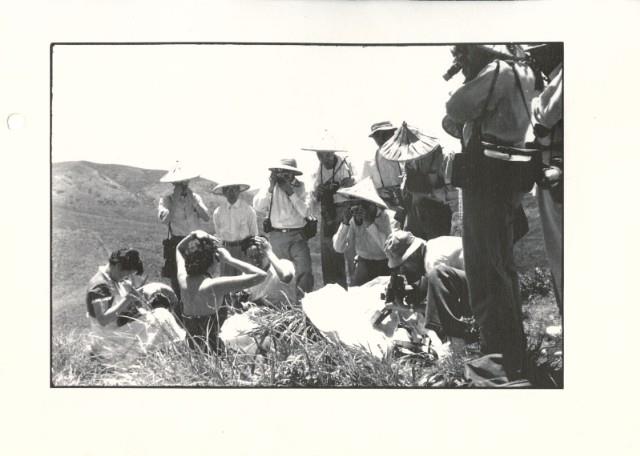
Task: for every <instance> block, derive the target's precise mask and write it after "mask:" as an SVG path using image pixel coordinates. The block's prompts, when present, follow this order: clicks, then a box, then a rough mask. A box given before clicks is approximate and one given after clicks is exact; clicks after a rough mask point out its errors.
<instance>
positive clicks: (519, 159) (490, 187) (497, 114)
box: [443, 44, 541, 381]
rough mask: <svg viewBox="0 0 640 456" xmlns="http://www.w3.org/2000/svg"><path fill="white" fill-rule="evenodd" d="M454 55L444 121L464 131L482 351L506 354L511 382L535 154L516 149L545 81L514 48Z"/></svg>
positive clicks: (519, 338)
mask: <svg viewBox="0 0 640 456" xmlns="http://www.w3.org/2000/svg"><path fill="white" fill-rule="evenodd" d="M452 54H453V56H454V65H453V66H452V68H451V69H450V70H449V72H448V73H447V74H446V75H445V79H447V78H448V77H449V78H450V77H452V75H453V74H455V73H456V72H457V71H460V70H461V71H462V73H463V75H464V77H465V81H464V84H463V85H462V86H461V87H460V88H459V89H457V90H456V91H455V92H454V93H453V94H452V95H451V98H450V99H449V101H448V102H447V104H446V112H447V118H446V119H445V120H446V123H449V124H454V125H456V126H457V128H456V129H457V130H458V131H460V132H461V136H462V138H461V139H462V153H461V154H456V156H455V158H454V161H453V166H452V175H451V180H452V183H453V184H454V185H455V186H457V187H461V188H462V201H463V236H462V238H463V245H464V252H465V270H466V276H467V280H468V284H469V297H470V306H471V309H472V311H473V314H474V316H475V319H476V321H477V323H478V325H479V327H480V339H481V349H482V351H483V353H486V354H489V353H499V354H502V366H497V368H499V369H502V370H503V372H504V374H506V377H507V378H508V379H509V380H510V381H512V380H517V379H521V378H524V376H525V374H526V372H525V359H526V356H525V354H526V339H525V334H524V329H523V324H522V308H521V302H520V290H519V281H518V274H517V272H516V267H515V262H514V255H513V244H514V234H515V233H514V231H515V230H514V228H515V227H514V221H515V220H516V215H517V209H518V207H519V205H520V204H521V200H522V196H523V194H524V193H525V192H527V191H529V190H531V188H532V186H533V182H534V180H535V177H536V176H535V172H536V159H535V158H532V157H531V155H527V153H528V152H529V151H525V150H524V149H521V150H522V152H521V153H518V150H517V148H523V146H524V144H525V136H526V133H527V130H528V128H529V126H530V123H531V120H530V105H531V100H532V98H533V97H534V96H535V95H536V92H537V90H539V89H541V84H540V81H539V80H537V78H536V75H535V74H534V71H533V70H532V69H531V68H530V66H529V65H528V64H527V63H526V62H525V61H524V57H525V54H524V52H523V51H522V49H521V48H520V47H519V46H517V45H508V46H503V45H480V44H464V45H456V46H454V47H453V49H452ZM443 123H445V122H443ZM538 169H539V168H538Z"/></svg>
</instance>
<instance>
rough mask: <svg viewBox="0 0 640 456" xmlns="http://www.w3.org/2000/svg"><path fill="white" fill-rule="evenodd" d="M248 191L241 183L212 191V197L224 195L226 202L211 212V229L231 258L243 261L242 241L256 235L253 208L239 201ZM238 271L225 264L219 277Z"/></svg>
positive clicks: (230, 184)
mask: <svg viewBox="0 0 640 456" xmlns="http://www.w3.org/2000/svg"><path fill="white" fill-rule="evenodd" d="M248 189H249V185H247V184H242V183H233V182H229V183H224V184H220V185H218V186H216V187H215V188H214V189H213V194H214V195H224V197H225V198H226V201H225V202H224V203H222V204H221V205H220V206H218V207H217V208H216V209H215V211H213V227H214V229H215V234H216V237H218V239H220V240H221V241H222V245H223V246H224V248H225V249H227V250H228V251H229V253H230V254H231V256H232V257H234V258H237V259H243V258H242V257H243V254H242V249H241V245H242V241H244V240H245V239H247V238H249V237H251V236H257V235H258V217H257V216H256V211H255V210H254V209H253V207H251V206H249V204H247V203H246V202H245V201H244V200H242V199H240V193H242V192H244V191H246V190H248ZM238 274H240V271H238V270H237V269H236V268H233V267H231V266H229V265H228V264H226V263H222V264H221V265H220V275H221V276H229V275H238Z"/></svg>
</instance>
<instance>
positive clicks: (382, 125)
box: [369, 120, 398, 137]
mask: <svg viewBox="0 0 640 456" xmlns="http://www.w3.org/2000/svg"><path fill="white" fill-rule="evenodd" d="M397 129H398V127H394V126H393V124H392V123H391V122H389V121H388V120H383V121H382V122H376V123H374V124H373V125H371V133H369V136H370V137H372V136H373V135H375V134H376V133H377V132H379V131H389V130H397Z"/></svg>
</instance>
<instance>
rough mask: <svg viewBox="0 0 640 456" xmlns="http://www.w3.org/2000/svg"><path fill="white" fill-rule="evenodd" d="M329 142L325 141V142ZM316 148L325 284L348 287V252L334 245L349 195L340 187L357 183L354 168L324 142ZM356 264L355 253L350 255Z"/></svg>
mask: <svg viewBox="0 0 640 456" xmlns="http://www.w3.org/2000/svg"><path fill="white" fill-rule="evenodd" d="M325 142H326V141H325ZM303 150H313V151H315V152H316V155H317V157H318V161H319V162H320V163H319V166H318V171H317V173H316V175H315V181H314V182H315V183H314V190H313V200H314V201H313V202H314V203H315V204H314V207H317V206H316V205H318V204H319V205H320V222H321V224H320V256H321V261H322V278H323V280H324V283H325V285H326V284H329V283H337V284H339V285H341V286H342V287H343V288H347V273H346V270H345V255H344V254H343V253H342V252H344V250H343V251H342V252H337V251H336V250H335V249H334V248H333V241H332V238H333V235H334V234H335V233H336V231H337V230H338V226H339V224H340V220H341V219H342V215H343V214H344V212H345V210H346V209H347V207H346V204H345V203H346V201H347V198H345V197H344V196H341V195H339V194H338V193H337V192H338V189H340V188H344V187H350V186H352V185H353V184H354V183H355V180H354V178H353V168H352V166H351V162H350V161H349V159H348V157H346V156H344V155H340V156H339V155H337V154H336V152H338V149H336V148H335V147H334V146H328V145H326V144H325V145H324V146H322V147H318V148H308V149H303ZM348 262H349V265H351V263H353V255H350V258H348Z"/></svg>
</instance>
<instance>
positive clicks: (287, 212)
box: [253, 180, 309, 229]
mask: <svg viewBox="0 0 640 456" xmlns="http://www.w3.org/2000/svg"><path fill="white" fill-rule="evenodd" d="M294 184H295V185H294V187H293V190H294V191H293V194H292V195H291V196H288V195H287V193H286V192H285V191H284V190H282V189H281V188H280V187H279V186H278V185H275V186H274V187H273V193H270V192H269V187H265V188H263V189H261V190H260V191H259V192H258V193H257V194H256V196H255V197H254V199H253V207H254V208H255V210H256V211H258V212H260V213H261V214H264V215H265V216H266V217H269V207H270V206H271V226H273V227H274V228H282V229H284V228H287V229H290V228H302V227H303V226H304V225H305V223H306V222H305V220H304V218H305V217H307V216H308V214H309V202H308V200H307V198H308V195H307V191H306V190H305V187H304V183H302V182H300V181H298V180H296V181H294ZM271 201H273V204H271Z"/></svg>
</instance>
